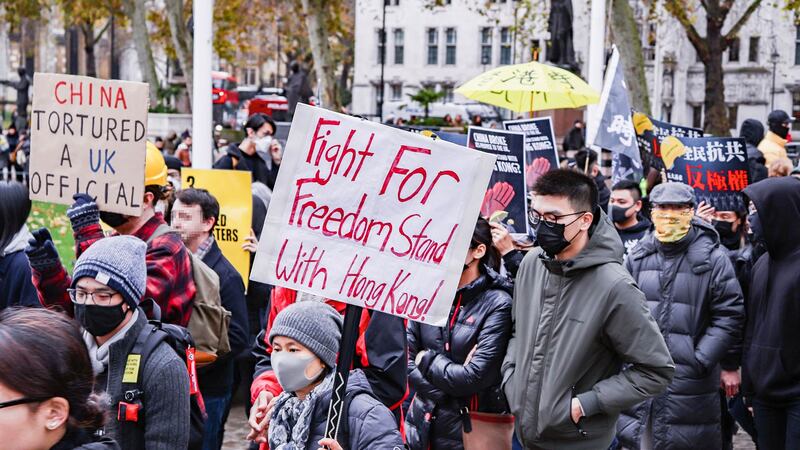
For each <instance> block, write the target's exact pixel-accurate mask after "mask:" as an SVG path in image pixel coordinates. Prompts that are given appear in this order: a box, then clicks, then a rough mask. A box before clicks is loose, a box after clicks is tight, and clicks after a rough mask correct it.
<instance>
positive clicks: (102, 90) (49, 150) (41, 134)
mask: <svg viewBox="0 0 800 450" xmlns="http://www.w3.org/2000/svg"><path fill="white" fill-rule="evenodd" d="M147 104H148V86H147V84H145V83H135V82H130V81H116V80H101V79H97V78H90V77H81V76H75V75H61V74H52V73H37V74H34V76H33V109H32V113H31V164H30V183H29V184H30V196H31V199H33V200H42V201H46V202H52V203H61V204H65V205H69V204H72V201H73V200H72V196H73V195H74V194H77V193H87V194H89V195H91V196H92V197H96V199H97V204H98V205H99V207H100V209H101V210H103V211H112V212H117V213H122V214H128V215H134V216H138V215H139V214H140V213H141V210H142V198H143V195H144V158H145V143H146V142H145V137H146V134H147Z"/></svg>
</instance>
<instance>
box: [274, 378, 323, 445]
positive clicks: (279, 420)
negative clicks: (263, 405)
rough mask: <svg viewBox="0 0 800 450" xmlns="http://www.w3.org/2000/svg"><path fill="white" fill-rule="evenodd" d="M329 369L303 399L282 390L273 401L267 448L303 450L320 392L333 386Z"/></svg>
mask: <svg viewBox="0 0 800 450" xmlns="http://www.w3.org/2000/svg"><path fill="white" fill-rule="evenodd" d="M334 373H335V372H334V371H331V373H329V374H328V376H326V377H325V379H324V380H322V383H320V384H319V385H318V386H317V387H315V388H314V390H312V391H311V392H310V393H309V394H308V395H307V396H306V398H305V399H304V400H300V399H299V398H298V397H297V396H296V395H294V394H293V393H290V392H283V393H282V394H281V395H279V396H278V399H277V400H276V401H275V406H274V407H273V409H272V419H270V422H269V448H270V449H271V450H304V449H305V448H306V441H308V435H309V433H310V431H311V425H312V423H311V420H312V417H311V415H312V413H313V412H314V408H315V407H316V406H317V403H318V399H319V396H320V394H322V393H324V392H326V391H330V390H331V389H332V388H333V374H334ZM321 407H323V408H324V407H325V405H321Z"/></svg>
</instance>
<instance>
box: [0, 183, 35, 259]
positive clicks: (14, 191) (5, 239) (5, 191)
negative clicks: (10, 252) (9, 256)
mask: <svg viewBox="0 0 800 450" xmlns="http://www.w3.org/2000/svg"><path fill="white" fill-rule="evenodd" d="M30 212H31V200H30V198H28V189H27V188H26V187H25V185H24V184H22V183H18V182H16V181H10V182H6V181H0V254H2V252H3V250H5V248H6V247H7V246H8V244H9V243H10V242H11V240H12V239H14V236H15V235H16V234H17V233H18V232H19V230H20V229H21V228H22V225H23V224H24V223H25V221H26V220H28V214H30Z"/></svg>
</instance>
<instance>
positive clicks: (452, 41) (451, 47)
mask: <svg viewBox="0 0 800 450" xmlns="http://www.w3.org/2000/svg"><path fill="white" fill-rule="evenodd" d="M444 36H445V53H444V63H445V64H449V65H454V64H455V63H456V29H455V28H445V30H444Z"/></svg>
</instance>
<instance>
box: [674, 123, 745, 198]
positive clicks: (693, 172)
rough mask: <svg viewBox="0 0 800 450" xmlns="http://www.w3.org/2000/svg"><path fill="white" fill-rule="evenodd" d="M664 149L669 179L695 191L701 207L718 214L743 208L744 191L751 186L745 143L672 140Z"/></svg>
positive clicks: (687, 139)
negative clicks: (706, 206) (710, 206)
mask: <svg viewBox="0 0 800 450" xmlns="http://www.w3.org/2000/svg"><path fill="white" fill-rule="evenodd" d="M661 148H662V152H663V155H664V164H665V165H666V169H667V178H668V179H669V180H670V181H679V182H681V183H686V184H688V185H689V186H691V187H693V188H694V192H695V195H696V196H697V202H698V203H699V202H703V201H704V202H706V203H709V204H711V205H712V206H713V207H714V208H716V209H717V211H736V210H741V209H743V208H744V203H743V198H742V195H741V190H742V189H744V188H745V187H747V184H748V182H749V180H748V175H747V150H746V145H745V141H744V139H742V138H720V137H703V138H674V137H669V138H667V139H665V140H664V142H662V146H661Z"/></svg>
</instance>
